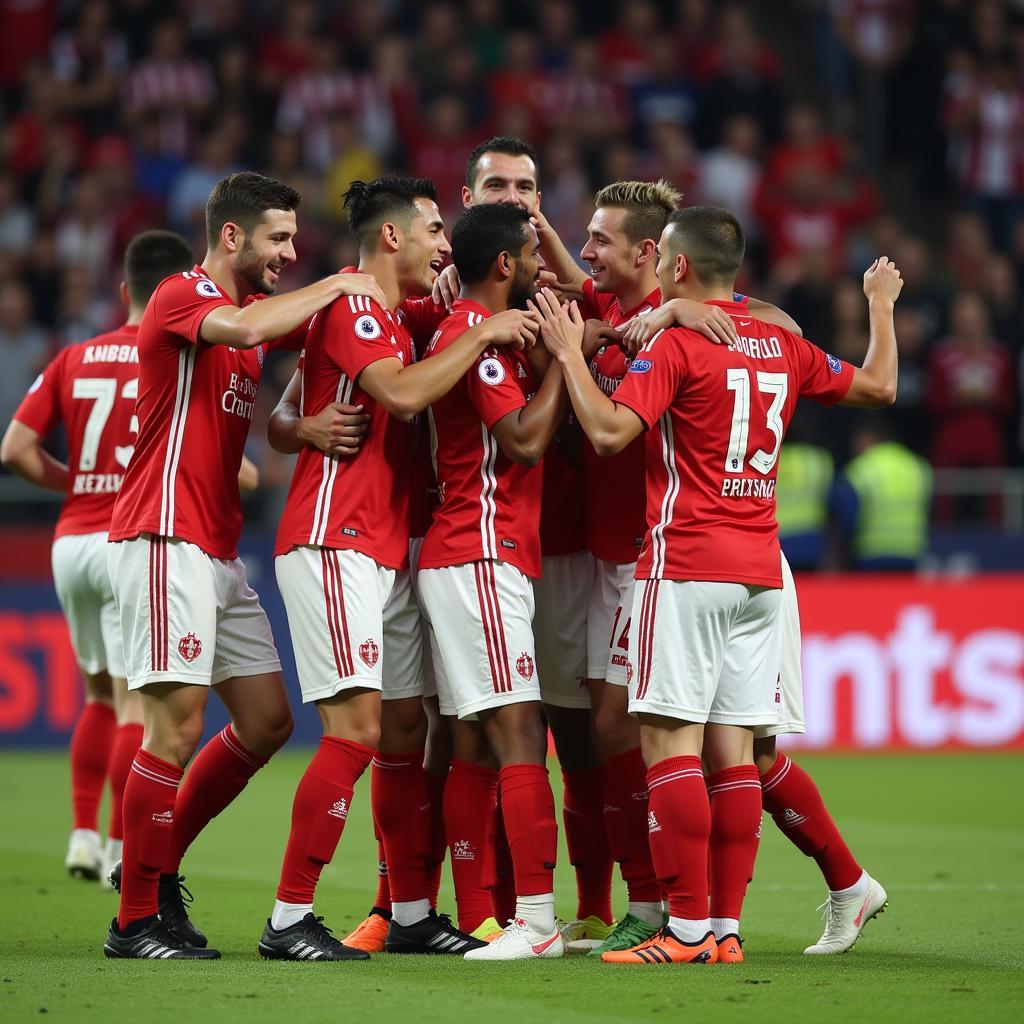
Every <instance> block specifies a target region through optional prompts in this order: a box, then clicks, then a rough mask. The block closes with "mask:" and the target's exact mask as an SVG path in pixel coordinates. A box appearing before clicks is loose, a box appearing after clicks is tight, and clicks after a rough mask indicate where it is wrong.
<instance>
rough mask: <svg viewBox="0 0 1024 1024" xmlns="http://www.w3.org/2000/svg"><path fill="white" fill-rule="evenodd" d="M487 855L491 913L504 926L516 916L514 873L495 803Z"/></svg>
mask: <svg viewBox="0 0 1024 1024" xmlns="http://www.w3.org/2000/svg"><path fill="white" fill-rule="evenodd" d="M499 788H500V787H499ZM487 854H488V856H489V857H490V863H491V868H490V870H489V872H488V874H487V878H488V885H489V887H490V890H491V907H492V912H493V914H494V919H495V920H496V921H497V922H498V924H504V923H505V922H506V921H509V920H511V919H512V918H513V917H515V916H516V872H515V865H514V864H513V863H512V850H511V848H510V847H509V845H508V833H507V832H506V831H505V818H504V816H503V815H502V813H501V804H500V803H499V802H497V801H495V805H494V814H493V815H492V816H491V824H490V828H489V829H488V832H487Z"/></svg>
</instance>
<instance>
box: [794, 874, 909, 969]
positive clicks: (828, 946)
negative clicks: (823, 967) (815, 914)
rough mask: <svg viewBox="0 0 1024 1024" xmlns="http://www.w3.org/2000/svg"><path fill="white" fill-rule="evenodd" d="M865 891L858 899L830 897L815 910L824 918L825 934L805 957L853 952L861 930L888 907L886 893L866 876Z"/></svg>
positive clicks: (805, 951)
mask: <svg viewBox="0 0 1024 1024" xmlns="http://www.w3.org/2000/svg"><path fill="white" fill-rule="evenodd" d="M865 877H866V878H867V882H868V885H867V891H866V892H862V893H861V894H860V895H859V896H848V897H846V898H842V899H840V898H838V897H836V896H835V895H833V894H832V893H829V894H828V899H827V900H826V901H825V902H824V903H823V904H822V905H821V906H820V907H818V910H820V911H821V912H822V916H823V917H824V918H825V931H824V932H823V933H822V936H821V938H820V939H818V941H817V942H816V943H815V944H814V945H813V946H808V947H807V948H806V949H805V950H804V953H806V954H809V955H812V956H820V955H822V954H829V953H845V952H847V951H848V950H851V949H853V947H854V945H855V944H856V942H857V939H859V938H860V933H861V932H862V931H863V930H864V926H865V925H866V924H867V923H868V921H870V920H871V919H872V918H873V917H875V916H876V915H878V914H881V913H882V912H883V911H884V910H885V908H886V907H887V906H888V905H889V904H888V900H889V897H888V896H887V895H886V892H885V890H884V889H883V888H882V887H881V886H880V885H879V884H878V882H876V881H875V880H874V879H873V878H872V877H871V876H870V875H869V874H867V872H865Z"/></svg>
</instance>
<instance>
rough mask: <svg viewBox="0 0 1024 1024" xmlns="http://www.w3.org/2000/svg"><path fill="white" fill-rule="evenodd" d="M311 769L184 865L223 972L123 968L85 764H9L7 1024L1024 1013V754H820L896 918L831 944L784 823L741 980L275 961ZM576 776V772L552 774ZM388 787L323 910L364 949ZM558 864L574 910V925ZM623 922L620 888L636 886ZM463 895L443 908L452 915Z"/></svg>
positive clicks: (823, 776) (231, 821)
mask: <svg viewBox="0 0 1024 1024" xmlns="http://www.w3.org/2000/svg"><path fill="white" fill-rule="evenodd" d="M305 759H306V755H305V754H304V753H303V752H302V751H296V752H293V753H288V754H284V755H282V756H280V757H278V758H276V759H275V760H274V761H273V762H272V764H271V765H270V766H269V767H268V768H267V769H265V770H264V771H263V772H261V773H260V775H259V776H257V778H256V779H255V780H254V782H253V783H252V784H251V785H250V786H249V788H248V790H247V791H246V792H245V793H244V794H243V795H242V797H241V798H240V799H239V800H238V801H237V802H236V804H235V805H234V806H232V807H231V808H230V809H229V810H228V811H227V812H226V813H225V814H224V815H223V816H222V817H221V818H219V819H218V820H217V821H215V822H214V823H213V824H212V825H211V826H210V828H209V829H208V830H207V832H206V833H205V834H204V835H202V836H201V837H200V838H199V840H198V841H197V842H196V844H195V846H194V847H193V849H192V850H191V851H190V852H189V855H188V857H187V858H186V861H185V867H184V870H185V872H186V874H187V876H188V885H189V887H190V888H191V889H192V891H193V892H194V893H195V895H196V903H195V906H194V916H195V919H196V921H197V923H199V924H200V926H201V927H202V928H203V929H204V930H205V931H206V932H207V933H208V934H209V935H210V936H211V939H212V942H213V943H214V944H215V945H216V946H218V947H219V948H220V949H221V951H222V952H223V954H224V959H223V960H222V961H220V962H219V963H209V964H194V963H180V964H179V963H165V962H155V963H151V962H146V963H138V962H120V961H109V960H105V959H104V958H103V956H102V954H101V945H102V941H103V936H104V933H105V929H106V927H107V924H108V923H109V921H110V918H111V916H112V915H113V913H114V910H115V904H116V897H115V896H113V895H112V894H111V893H107V892H101V891H100V890H99V889H98V887H97V886H95V885H91V884H87V883H83V882H78V881H74V880H72V879H69V878H68V877H67V876H66V875H65V874H64V873H63V867H62V862H63V854H64V844H65V841H66V830H67V817H68V811H67V803H68V800H67V789H68V783H67V772H66V768H65V759H64V757H63V756H62V755H59V754H55V753H45V754H43V753H9V752H8V753H3V754H0V780H2V781H0V811H2V817H0V821H2V827H0V906H2V908H3V933H2V937H0V1020H3V1021H29V1020H34V1021H38V1020H41V1019H45V1020H47V1021H69V1022H72V1021H73V1022H76V1024H77V1022H91V1021H104V1022H114V1024H134V1022H136V1021H137V1022H139V1024H158V1022H162V1021H175V1022H187V1024H205V1022H207V1021H216V1022H217V1024H229V1022H233V1021H244V1022H246V1024H254V1022H257V1021H270V1020H275V1021H276V1020H282V1021H286V1022H307V1021H330V1022H332V1024H341V1022H347V1021H371V1022H374V1024H376V1022H385V1021H387V1022H391V1021H412V1022H415V1024H431V1022H434V1021H443V1022H446V1024H451V1022H461V1021H466V1020H470V1021H478V1022H481V1024H484V1022H487V1024H489V1022H494V1021H500V1020H512V1021H517V1022H524V1024H532V1022H535V1021H559V1022H575V1021H579V1022H594V1024H600V1022H609V1024H611V1022H619V1021H633V1020H652V1021H670V1020H681V1019H686V1020H687V1021H690V1022H696V1021H701V1020H704V1021H708V1022H713V1024H719V1022H725V1021H733V1020H744V1021H757V1020H769V1019H774V1020H778V1021H780V1022H785V1024H790V1022H802V1021H815V1022H819V1021H822V1022H833V1021H858V1022H869V1024H873V1022H877V1021H890V1020H894V1021H899V1022H901V1024H906V1022H911V1021H929V1022H935V1021H947V1020H998V1019H1014V1018H1016V1019H1020V1018H1019V1017H1018V1016H1017V1015H1018V1014H1019V1013H1020V1012H1021V1005H1022V1000H1024V953H1022V949H1021V946H1022V940H1024V924H1022V921H1024V800H1022V799H1021V783H1022V782H1024V760H1022V759H1021V758H1020V757H1019V756H1013V755H995V754H993V755H978V756H975V755H966V754H964V755H951V756H938V755H933V756H924V755H916V756H892V757H890V756H884V757H883V756H870V757H861V758H852V757H810V756H807V757H803V758H801V761H802V763H803V764H805V765H806V766H807V768H808V769H809V770H810V771H811V772H812V774H813V775H814V776H815V778H816V779H817V781H818V783H819V785H820V786H821V788H822V790H823V791H824V793H825V794H826V799H827V800H828V802H829V804H830V806H831V807H832V809H833V811H834V813H835V814H836V816H837V818H838V820H839V821H840V824H841V827H842V828H843V829H844V831H845V833H846V836H847V838H848V839H849V841H850V844H851V846H852V847H853V849H854V851H855V853H858V854H859V856H860V857H861V859H862V860H863V862H864V864H865V866H866V867H867V868H868V870H869V871H871V872H872V873H873V874H875V875H876V877H878V878H879V879H880V880H881V881H882V882H883V884H884V885H885V886H886V887H887V889H888V892H889V909H888V911H887V912H886V913H885V914H884V915H883V916H881V917H880V918H878V919H877V920H875V921H873V922H872V923H871V924H870V925H868V928H867V930H866V931H865V933H864V935H863V937H862V938H861V941H860V943H859V944H858V946H857V948H856V949H855V950H854V951H853V952H852V953H850V954H847V955H846V956H842V957H824V958H817V957H815V958H812V957H805V956H803V955H802V951H803V949H804V947H805V946H806V945H809V944H810V943H811V942H813V941H814V940H815V939H817V937H818V935H819V930H820V921H819V918H818V915H817V914H816V913H815V907H816V906H817V905H818V904H819V903H820V902H821V899H822V896H823V889H824V886H823V884H822V882H821V879H820V876H819V875H818V873H817V870H816V868H815V866H814V864H813V862H811V861H809V860H807V859H806V858H804V857H803V856H801V855H800V854H799V853H797V851H796V850H794V849H793V848H792V847H791V846H790V845H789V844H788V843H787V842H786V841H785V840H784V839H782V838H781V836H780V835H779V834H778V832H777V831H776V829H775V827H774V825H773V824H772V822H771V821H770V820H768V819H766V820H765V829H764V838H763V840H762V844H761V852H760V856H759V858H758V863H757V877H756V879H755V880H754V884H753V885H752V886H751V889H750V895H749V897H748V901H747V905H746V908H745V911H746V913H745V929H744V930H745V933H746V939H747V942H746V954H747V958H748V959H747V962H746V963H745V964H743V965H740V966H714V967H708V968H704V967H662V968H655V969H650V970H647V969H640V968H630V967H611V966H608V965H602V964H600V963H595V962H593V961H592V960H587V959H586V958H582V957H575V956H574V957H567V958H565V959H564V960H560V961H551V960H546V961H534V962H531V963H521V964H510V965H491V964H466V963H464V962H463V961H462V960H455V959H449V958H446V957H431V958H427V957H423V958H408V957H396V956H386V955H382V956H378V957H374V958H373V960H372V961H371V962H369V963H348V964H346V963H342V964H280V963H265V962H264V961H262V960H260V959H259V957H258V956H257V954H256V940H257V938H258V937H259V934H260V930H261V929H262V927H263V922H264V919H265V918H266V916H267V914H268V913H269V911H270V907H271V905H272V902H273V897H274V886H275V883H276V879H277V871H278V867H279V863H280V858H281V854H282V851H283V847H284V842H285V838H286V833H287V826H288V818H289V813H290V805H291V796H292V791H293V789H294V786H295V782H296V780H297V779H298V777H299V775H300V773H301V771H302V768H303V765H304V763H305ZM553 777H557V772H554V773H553ZM368 799H369V793H368V781H367V780H365V779H364V780H363V781H362V782H361V783H360V786H359V789H358V791H357V794H356V800H355V808H354V810H353V813H352V816H351V817H350V818H349V821H348V825H347V828H346V830H345V835H344V837H343V839H342V844H341V847H340V849H339V853H338V856H337V860H336V863H335V864H334V865H332V866H330V867H329V868H328V869H327V871H326V872H325V874H324V878H323V881H322V883H321V887H320V892H319V900H318V903H317V912H318V913H321V914H325V915H326V918H327V923H328V924H329V925H331V926H332V927H333V928H334V929H335V931H336V933H338V934H340V935H344V933H345V931H347V929H348V928H349V927H350V926H351V925H353V924H355V923H356V922H357V921H358V920H360V919H361V918H362V916H363V914H364V913H365V911H366V909H367V908H368V907H369V904H370V901H371V899H372V897H373V892H374V884H375V881H374V865H375V856H376V853H375V849H376V848H375V846H374V844H373V840H372V836H371V832H370V827H369V823H368V806H367V805H368ZM562 860H563V863H561V864H560V865H559V869H558V877H557V880H556V881H557V890H558V911H559V913H560V914H561V915H563V916H565V917H568V916H571V915H572V913H573V911H574V909H575V908H574V903H573V897H574V887H573V882H572V877H571V873H570V870H569V868H568V866H567V865H566V864H565V863H564V857H563V858H562ZM616 892H617V903H616V905H617V906H619V907H621V906H622V892H621V889H617V891H616ZM452 903H453V901H452V897H451V889H450V882H449V880H448V879H447V878H446V882H445V887H444V889H442V909H447V908H451V907H452Z"/></svg>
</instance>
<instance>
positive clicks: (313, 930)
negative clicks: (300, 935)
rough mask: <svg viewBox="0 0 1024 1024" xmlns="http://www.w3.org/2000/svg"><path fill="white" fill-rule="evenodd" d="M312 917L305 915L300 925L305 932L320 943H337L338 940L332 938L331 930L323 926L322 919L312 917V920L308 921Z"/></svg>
mask: <svg viewBox="0 0 1024 1024" xmlns="http://www.w3.org/2000/svg"><path fill="white" fill-rule="evenodd" d="M311 917H313V915H312V914H307V915H306V916H305V917H304V918H303V919H302V923H303V924H304V925H305V926H306V930H307V931H308V932H309V934H310V935H311V936H312V937H313V938H316V939H318V940H319V941H320V942H325V943H331V942H337V941H338V940H337V939H336V938H335V937H334V933H333V930H332V929H331V928H328V927H327V925H325V924H324V919H323V917H322V916H321V917H313V920H312V921H310V920H309V919H310V918H311Z"/></svg>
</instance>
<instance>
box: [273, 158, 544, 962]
mask: <svg viewBox="0 0 1024 1024" xmlns="http://www.w3.org/2000/svg"><path fill="white" fill-rule="evenodd" d="M435 198H436V196H435V189H434V186H433V184H432V183H431V182H429V181H426V180H424V179H410V178H398V177H384V178H378V179H376V180H374V181H372V182H370V183H368V184H367V183H364V182H356V183H354V184H353V186H352V188H351V189H350V190H349V192H348V193H347V194H346V197H345V206H346V210H347V214H348V221H349V226H350V227H351V229H352V233H353V234H354V235H355V237H356V240H357V242H358V244H359V252H360V264H359V269H360V271H361V272H363V273H366V274H371V275H373V277H374V278H375V279H376V280H377V281H378V282H379V284H380V286H381V289H382V291H383V295H384V298H383V301H382V302H372V301H369V300H366V299H358V298H353V299H352V301H348V300H344V301H341V302H336V303H334V304H332V305H331V306H329V307H328V308H327V309H326V310H325V311H324V312H323V313H322V314H320V315H319V316H318V317H317V318H316V321H315V322H314V324H313V325H312V327H311V328H310V331H309V335H308V337H307V339H306V346H305V349H304V351H303V356H302V396H301V403H300V413H302V414H305V413H306V412H308V413H310V414H316V413H317V412H319V411H320V410H321V409H323V408H324V407H326V406H327V405H329V404H330V403H332V402H336V401H343V402H346V403H350V404H356V405H358V406H362V407H363V409H364V410H365V411H366V414H367V415H368V416H369V423H368V429H367V433H366V437H365V440H364V442H363V444H362V446H361V447H360V449H359V451H358V453H356V454H355V455H354V456H352V457H351V458H349V459H346V460H344V461H341V460H339V459H337V458H335V457H332V456H330V455H327V454H323V453H321V452H319V451H317V450H316V449H315V448H313V447H308V446H307V447H304V448H303V449H302V451H301V452H300V454H299V460H298V464H297V465H296V469H295V474H294V476H293V478H292V484H291V488H290V490H289V493H288V500H287V503H286V506H285V512H284V515H283V517H282V520H281V525H280V528H279V530H278V538H277V548H276V554H277V558H276V570H277V579H278V584H279V586H280V589H281V594H282V596H283V598H284V602H285V608H286V610H287V613H288V622H289V628H290V630H291V634H292V639H293V646H294V648H295V655H296V663H297V667H298V673H299V682H300V685H301V687H302V691H303V699H304V700H305V701H307V702H311V703H315V704H316V708H317V711H318V713H319V715H320V720H321V723H322V725H323V728H324V738H323V740H322V741H321V743H320V747H319V748H318V750H317V753H316V754H315V756H314V757H313V760H312V761H311V762H310V764H309V766H308V767H307V769H306V772H305V774H304V775H303V778H302V780H301V781H300V783H299V786H298V788H297V790H296V794H295V801H294V804H293V808H292V829H291V834H290V836H289V840H288V847H287V850H286V852H285V857H284V864H283V867H282V871H281V882H280V886H279V888H278V894H277V902H276V903H275V905H274V910H273V914H272V916H271V918H270V920H269V921H268V922H267V927H266V929H265V930H264V933H263V937H262V939H261V940H260V944H259V950H260V953H261V954H262V955H263V956H265V957H270V958H274V959H287V960H320V959H322V960H341V959H358V958H364V959H365V958H366V957H367V956H368V954H367V953H366V952H365V951H363V950H356V949H354V948H351V947H346V946H345V945H344V944H342V943H340V942H338V941H337V940H336V939H333V938H332V937H331V936H330V934H329V932H328V931H327V929H326V928H324V927H323V925H322V924H321V920H322V919H318V918H316V917H314V915H313V896H314V891H315V887H316V883H317V880H318V878H319V875H320V872H321V870H322V868H323V866H324V864H326V863H329V862H330V860H331V859H332V857H333V856H334V852H335V849H336V848H337V845H338V842H339V841H340V839H341V834H342V831H343V829H344V824H345V819H346V818H347V816H348V810H349V807H350V805H351V801H352V792H353V789H354V786H355V783H356V781H357V780H358V778H359V777H360V775H361V774H362V773H363V771H365V769H366V767H367V766H368V765H369V763H370V761H371V759H372V760H373V761H374V762H375V767H379V768H380V769H381V771H380V773H379V775H378V774H375V776H374V779H373V786H372V803H373V810H374V818H375V821H376V825H377V827H378V829H379V831H380V834H381V837H382V840H383V844H384V851H385V857H386V860H387V864H388V879H389V882H390V890H391V891H390V899H391V914H392V917H391V924H390V928H389V932H388V938H387V942H386V946H385V948H386V949H387V950H388V951H389V952H396V953H397V952H400V953H464V952H466V951H467V950H470V949H473V948H475V947H476V946H479V945H482V944H483V943H481V942H480V941H479V940H476V939H473V938H471V937H470V936H468V935H465V934H463V933H462V932H460V931H458V930H457V929H456V928H454V927H452V925H451V923H450V922H449V920H448V919H447V917H445V916H440V917H439V916H438V915H437V914H436V913H435V912H434V911H433V910H432V909H431V906H430V881H429V879H428V852H429V831H430V830H429V805H430V795H429V791H428V785H427V780H426V776H425V773H424V771H423V732H424V731H425V730H421V731H420V732H419V736H418V737H416V738H413V736H412V735H410V736H409V737H408V738H405V737H403V736H402V734H401V731H400V730H392V732H391V733H390V740H391V742H390V743H389V744H387V747H388V749H386V748H385V746H384V745H382V746H381V747H380V748H379V749H377V750H376V753H375V752H374V750H375V748H377V747H378V739H379V738H380V735H381V728H380V722H381V699H382V697H385V698H387V700H388V702H389V703H390V704H393V705H400V704H401V705H404V706H405V707H404V709H402V708H398V709H396V708H392V709H391V711H392V714H393V715H395V714H396V711H397V713H398V714H401V713H403V711H404V713H407V714H408V715H409V716H410V718H411V724H410V727H409V729H408V732H409V733H410V734H415V732H416V731H417V723H418V722H419V721H420V720H421V719H422V716H423V712H422V707H421V698H422V695H423V677H422V673H421V672H420V671H419V665H418V664H417V663H416V659H415V658H412V659H410V660H408V661H407V660H403V661H402V663H401V664H400V665H388V664H387V663H386V660H385V659H388V658H389V657H390V656H392V655H394V656H395V657H399V656H400V653H401V652H403V651H411V652H413V653H414V654H416V655H418V653H419V650H420V648H419V646H418V640H419V633H418V631H413V632H414V634H415V635H410V631H409V624H408V615H407V614H406V613H407V611H408V609H410V608H412V609H413V610H415V606H414V605H413V604H412V601H411V596H410V590H411V578H410V574H409V572H408V554H409V536H410V526H411V522H410V494H411V490H412V486H413V465H412V458H413V446H414V439H415V435H414V429H413V424H412V421H413V419H414V418H415V417H416V416H417V415H418V414H419V413H420V412H422V411H423V409H425V408H426V407H427V406H428V405H429V404H430V403H431V402H433V401H436V400H437V399H439V398H440V397H441V396H442V395H444V394H445V393H446V392H447V391H448V390H449V389H450V388H451V387H453V386H454V385H455V384H456V382H457V381H458V380H459V379H460V378H461V377H462V376H463V374H465V372H466V371H467V370H468V369H469V368H470V367H471V366H472V365H473V364H474V363H475V362H476V360H477V359H478V357H479V356H480V353H481V352H482V351H484V349H486V348H487V347H488V346H491V345H495V344H520V345H521V344H525V343H527V342H532V340H533V338H534V336H535V333H536V329H535V327H533V325H532V323H531V321H530V319H529V318H528V317H527V316H526V315H525V314H523V313H521V312H518V311H513V312H510V313H509V314H508V315H506V316H505V317H503V318H501V319H500V320H496V321H495V322H492V323H491V324H488V325H486V326H484V327H482V328H481V329H480V330H477V331H473V332H467V333H466V335H465V336H464V337H463V338H461V339H460V340H459V343H458V344H456V345H453V346H452V347H451V348H450V349H449V350H448V351H446V352H445V354H444V355H443V357H441V358H437V359H432V360H427V361H424V362H416V359H415V348H414V346H413V342H412V336H411V333H410V327H408V326H407V316H408V313H409V307H404V308H402V304H403V303H404V302H405V300H406V299H407V298H409V297H410V296H415V295H420V296H426V295H429V294H430V292H431V289H432V286H433V284H434V280H435V278H436V277H437V274H438V272H439V270H440V268H441V267H442V266H443V263H444V259H445V257H446V256H447V255H448V253H449V252H450V248H449V245H448V241H447V239H446V238H445V234H444V225H443V223H442V222H441V218H440V215H439V213H438V210H437V204H436V202H435ZM343 276H344V272H343ZM382 654H383V656H384V658H383V659H382ZM385 688H386V689H387V692H386V693H385V692H383V691H384V690H385ZM403 740H404V741H405V742H406V743H408V744H409V745H408V746H399V747H398V749H390V747H391V746H392V745H393V744H394V743H396V742H399V743H400V742H402V741H403Z"/></svg>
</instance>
